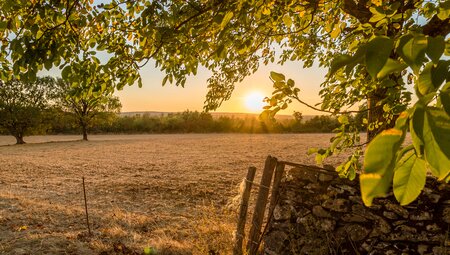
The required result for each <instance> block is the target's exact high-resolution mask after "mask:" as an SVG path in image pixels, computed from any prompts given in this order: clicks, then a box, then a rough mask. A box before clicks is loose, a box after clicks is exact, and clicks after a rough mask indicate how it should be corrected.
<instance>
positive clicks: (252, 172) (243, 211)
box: [233, 166, 256, 255]
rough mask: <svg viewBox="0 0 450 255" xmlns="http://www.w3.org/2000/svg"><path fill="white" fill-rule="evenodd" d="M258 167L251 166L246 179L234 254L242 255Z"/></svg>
mask: <svg viewBox="0 0 450 255" xmlns="http://www.w3.org/2000/svg"><path fill="white" fill-rule="evenodd" d="M255 173H256V168H255V167H253V166H252V167H249V168H248V171H247V177H246V178H245V180H244V185H245V186H244V191H243V193H242V199H241V204H240V206H239V218H238V223H237V228H236V240H235V243H234V248H233V255H242V242H243V241H244V237H245V236H244V235H245V222H246V220H247V211H248V201H249V198H250V192H251V189H252V184H253V179H254V178H255Z"/></svg>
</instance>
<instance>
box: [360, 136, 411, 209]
mask: <svg viewBox="0 0 450 255" xmlns="http://www.w3.org/2000/svg"><path fill="white" fill-rule="evenodd" d="M404 138H405V132H403V131H402V130H398V129H395V128H392V129H389V130H385V131H383V132H382V133H381V134H379V135H377V136H376V137H375V138H374V139H373V140H372V141H371V142H370V144H369V146H367V149H366V153H365V156H364V167H363V169H364V173H363V174H361V176H360V185H361V195H362V199H363V202H364V204H365V205H368V206H370V205H371V204H372V200H373V199H374V198H375V197H381V196H384V195H386V193H387V192H388V190H389V188H390V186H391V183H392V178H393V175H394V171H393V170H394V166H395V158H396V153H397V151H398V150H399V148H400V146H401V144H402V143H403V140H404Z"/></svg>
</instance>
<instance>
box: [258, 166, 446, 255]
mask: <svg viewBox="0 0 450 255" xmlns="http://www.w3.org/2000/svg"><path fill="white" fill-rule="evenodd" d="M330 173H331V174H328V173H327V174H325V173H321V172H318V171H317V169H314V168H306V167H305V168H302V169H300V168H292V169H290V170H288V171H287V172H286V174H285V176H284V177H283V180H282V183H281V189H280V198H279V200H278V201H279V202H278V204H277V205H276V207H275V210H274V212H273V218H272V219H271V221H270V224H269V228H268V231H267V232H266V235H265V237H264V251H265V254H270V255H272V254H450V185H448V184H442V183H439V182H437V181H436V180H435V179H433V178H428V179H427V184H426V188H425V189H424V191H423V192H422V194H421V195H420V197H419V199H418V200H416V201H415V202H413V203H412V204H410V205H408V206H404V207H402V206H400V205H399V204H398V202H396V201H395V198H394V196H393V195H392V194H391V195H390V196H388V197H387V198H384V199H376V200H375V201H374V205H373V206H372V207H370V208H368V207H365V206H364V205H363V203H362V200H361V197H360V191H359V185H358V181H357V180H355V181H349V180H347V179H341V178H339V177H338V176H337V175H335V174H334V173H332V172H330Z"/></svg>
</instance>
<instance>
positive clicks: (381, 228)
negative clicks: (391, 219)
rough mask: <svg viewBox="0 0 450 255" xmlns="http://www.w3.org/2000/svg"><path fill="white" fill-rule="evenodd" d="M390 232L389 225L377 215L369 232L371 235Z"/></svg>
mask: <svg viewBox="0 0 450 255" xmlns="http://www.w3.org/2000/svg"><path fill="white" fill-rule="evenodd" d="M389 232H391V226H390V225H389V223H387V222H386V220H384V219H383V218H381V217H379V216H378V217H377V219H376V220H375V224H374V230H373V231H372V233H371V234H370V236H371V237H373V236H376V235H379V234H388V233H389Z"/></svg>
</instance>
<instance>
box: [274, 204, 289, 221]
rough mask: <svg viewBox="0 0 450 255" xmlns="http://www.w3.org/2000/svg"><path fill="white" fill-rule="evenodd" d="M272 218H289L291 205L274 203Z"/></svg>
mask: <svg viewBox="0 0 450 255" xmlns="http://www.w3.org/2000/svg"><path fill="white" fill-rule="evenodd" d="M273 218H274V219H275V220H287V219H290V218H291V207H290V206H279V205H276V206H275V208H274V210H273Z"/></svg>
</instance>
